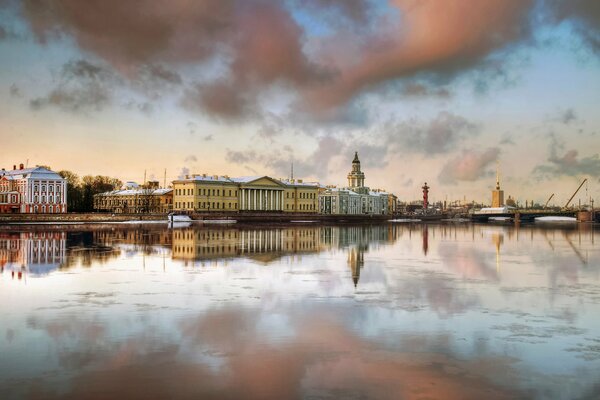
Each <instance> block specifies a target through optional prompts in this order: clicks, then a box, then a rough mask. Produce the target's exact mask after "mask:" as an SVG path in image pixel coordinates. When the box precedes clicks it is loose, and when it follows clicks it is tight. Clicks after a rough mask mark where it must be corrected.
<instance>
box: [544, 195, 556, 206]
mask: <svg viewBox="0 0 600 400" xmlns="http://www.w3.org/2000/svg"><path fill="white" fill-rule="evenodd" d="M553 197H554V193H552V194H551V195H550V197H548V200H546V204H544V208H546V207H548V203H550V200H552V198H553Z"/></svg>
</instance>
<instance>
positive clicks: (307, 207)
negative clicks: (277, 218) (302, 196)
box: [285, 204, 315, 211]
mask: <svg viewBox="0 0 600 400" xmlns="http://www.w3.org/2000/svg"><path fill="white" fill-rule="evenodd" d="M290 208H291V209H292V210H295V209H296V207H295V206H294V205H293V204H292V205H291V206H290V205H289V204H286V205H285V209H286V210H289V209H290ZM298 210H299V211H314V210H315V205H314V204H299V205H298Z"/></svg>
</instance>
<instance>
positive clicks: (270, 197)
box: [269, 189, 273, 211]
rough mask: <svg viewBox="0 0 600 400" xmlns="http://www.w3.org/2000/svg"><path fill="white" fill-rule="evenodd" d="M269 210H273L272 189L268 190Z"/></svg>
mask: <svg viewBox="0 0 600 400" xmlns="http://www.w3.org/2000/svg"><path fill="white" fill-rule="evenodd" d="M269 211H273V190H272V189H271V190H269Z"/></svg>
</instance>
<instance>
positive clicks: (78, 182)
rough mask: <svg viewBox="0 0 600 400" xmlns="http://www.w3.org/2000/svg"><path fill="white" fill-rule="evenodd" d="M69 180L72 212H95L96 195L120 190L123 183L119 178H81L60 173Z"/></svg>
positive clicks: (72, 173) (69, 208)
mask: <svg viewBox="0 0 600 400" xmlns="http://www.w3.org/2000/svg"><path fill="white" fill-rule="evenodd" d="M58 174H59V175H60V176H62V177H63V178H65V179H66V180H67V210H69V211H70V212H91V211H94V195H95V194H98V193H103V192H110V191H112V190H116V189H119V188H120V187H121V186H122V185H123V182H121V181H120V180H119V179H117V178H111V177H109V176H102V175H96V176H92V175H86V176H84V177H82V178H80V177H79V176H78V175H77V174H76V173H74V172H71V171H60V172H59V173H58Z"/></svg>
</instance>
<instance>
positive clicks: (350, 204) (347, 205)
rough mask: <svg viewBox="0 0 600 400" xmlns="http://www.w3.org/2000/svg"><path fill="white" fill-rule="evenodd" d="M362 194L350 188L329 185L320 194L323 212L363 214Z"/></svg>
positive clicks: (320, 210)
mask: <svg viewBox="0 0 600 400" xmlns="http://www.w3.org/2000/svg"><path fill="white" fill-rule="evenodd" d="M361 197H362V196H361V195H359V194H358V193H356V192H353V191H352V190H350V189H338V188H336V187H329V188H327V189H325V190H324V191H323V192H321V193H320V195H319V212H320V213H321V214H340V215H347V214H350V215H357V214H363V210H362V200H361Z"/></svg>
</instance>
